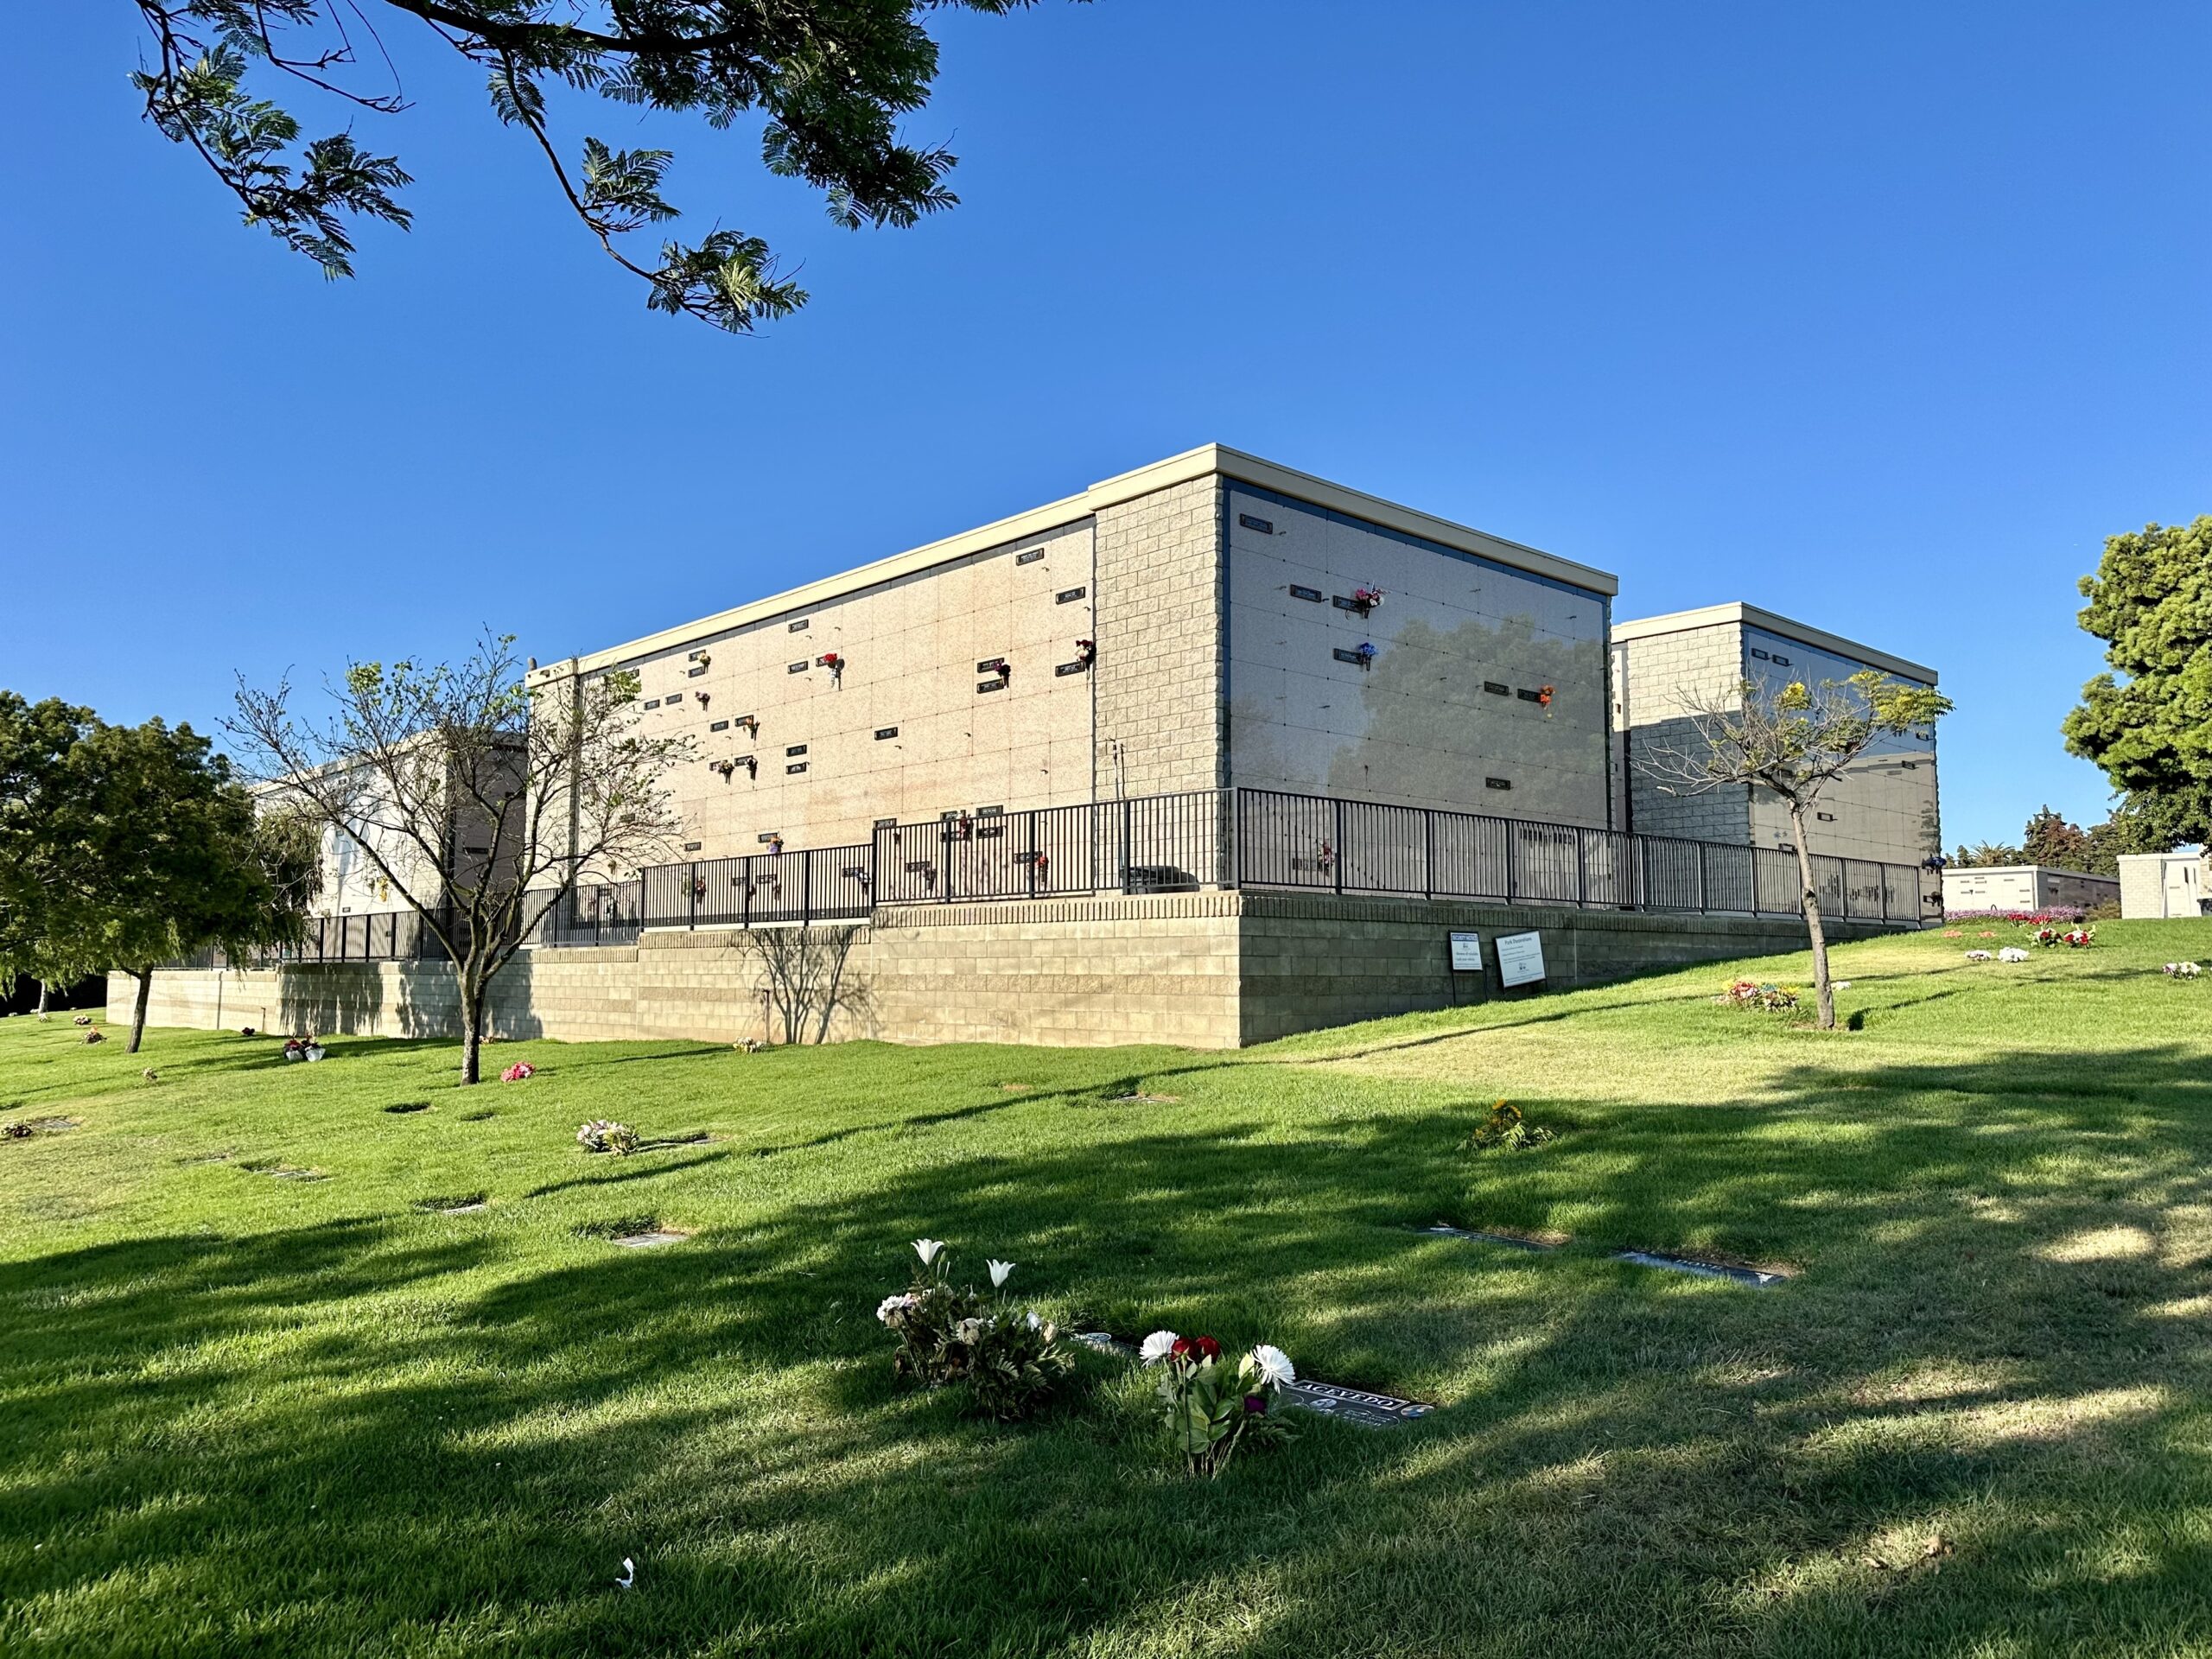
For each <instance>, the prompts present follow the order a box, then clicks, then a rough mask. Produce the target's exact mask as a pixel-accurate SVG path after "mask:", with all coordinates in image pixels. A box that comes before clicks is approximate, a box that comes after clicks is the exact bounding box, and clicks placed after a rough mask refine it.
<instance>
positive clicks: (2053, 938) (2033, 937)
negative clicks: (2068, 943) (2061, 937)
mask: <svg viewBox="0 0 2212 1659" xmlns="http://www.w3.org/2000/svg"><path fill="white" fill-rule="evenodd" d="M2028 943H2029V944H2039V945H2042V946H2043V947H2044V949H2045V950H2049V949H2050V947H2051V946H2052V945H2054V944H2057V943H2058V930H2057V929H2056V928H2055V927H2037V928H2031V929H2030V930H2029V931H2028Z"/></svg>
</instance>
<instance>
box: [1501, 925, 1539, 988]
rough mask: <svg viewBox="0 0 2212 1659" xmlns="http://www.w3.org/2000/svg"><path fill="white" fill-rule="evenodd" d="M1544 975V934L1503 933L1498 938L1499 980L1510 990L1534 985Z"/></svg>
mask: <svg viewBox="0 0 2212 1659" xmlns="http://www.w3.org/2000/svg"><path fill="white" fill-rule="evenodd" d="M1543 976H1544V936H1543V935H1542V934H1541V933H1502V934H1500V935H1499V936H1498V940H1497V982H1498V983H1499V984H1501V985H1503V986H1504V987H1505V988H1507V989H1508V990H1510V989H1512V988H1513V987H1515V986H1516V985H1534V984H1535V983H1536V982H1538V981H1540V980H1541V979H1542V978H1543Z"/></svg>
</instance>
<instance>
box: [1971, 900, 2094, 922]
mask: <svg viewBox="0 0 2212 1659" xmlns="http://www.w3.org/2000/svg"><path fill="white" fill-rule="evenodd" d="M2087 915H2088V912H2087V911H2085V910H2083V909H2082V906H2079V905H2052V906H2047V907H2045V908H2044V909H2042V910H1947V911H1945V912H1943V919H1944V920H1945V921H1947V922H2018V923H2021V924H2023V925H2026V926H2029V927H2043V926H2045V925H2049V924H2050V923H2052V922H2060V923H2074V922H2079V921H2081V920H2082V919H2083V918H2085V917H2086V916H2087Z"/></svg>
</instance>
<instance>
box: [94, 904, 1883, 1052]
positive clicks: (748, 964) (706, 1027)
mask: <svg viewBox="0 0 2212 1659" xmlns="http://www.w3.org/2000/svg"><path fill="white" fill-rule="evenodd" d="M1830 927H1831V937H1833V938H1839V939H1841V938H1864V937H1866V936H1867V935H1868V934H1869V933H1872V932H1874V931H1878V930H1876V929H1872V928H1868V927H1865V926H1858V927H1853V926H1851V925H1847V924H1841V923H1832V924H1830ZM1453 931H1472V932H1478V933H1480V934H1481V935H1482V936H1483V942H1484V964H1485V969H1484V972H1483V973H1482V974H1479V975H1474V974H1462V975H1458V976H1454V975H1453V974H1452V972H1451V969H1450V957H1449V945H1448V936H1449V935H1450V934H1451V933H1452V932H1453ZM1526 931H1535V932H1538V933H1541V935H1542V936H1543V941H1544V960H1545V965H1546V967H1547V969H1548V971H1549V974H1550V978H1549V980H1548V982H1547V984H1548V988H1553V989H1563V988H1569V987H1572V986H1575V985H1586V984H1594V983H1599V982H1604V981H1607V980H1617V979H1622V978H1625V977H1627V976H1630V975H1633V974H1636V973H1639V972H1644V971H1648V970H1649V969H1656V968H1665V967H1670V966H1676V965H1679V964H1681V963H1691V962H1707V961H1719V960H1724V959H1727V958H1731V957H1746V956H1758V955H1764V954H1770V953H1773V952H1777V951H1786V950H1799V949H1802V946H1803V944H1804V930H1803V928H1802V926H1800V925H1796V924H1795V923H1792V922H1788V921H1783V920H1761V921H1753V920H1751V919H1748V918H1732V917H1717V916H1662V915H1639V914H1632V913H1627V912H1612V911H1576V910H1567V909H1559V908H1554V907H1551V906H1487V905H1465V904H1452V903H1446V902H1441V901H1430V900H1424V899H1337V898H1335V897H1333V896H1330V895H1313V896H1307V895H1300V894H1292V893H1166V894H1160V895H1156V896H1145V897H1129V898H1121V897H1109V898H1099V899H1052V900H1038V901H1035V902H1009V903H1001V904H989V905H945V906H927V905H917V906H886V907H884V908H882V909H880V910H879V911H878V912H877V913H876V917H875V919H874V923H873V924H866V925H854V926H849V927H840V926H835V925H831V926H817V927H814V928H810V929H802V928H759V929H755V930H753V931H752V932H751V933H749V934H748V933H747V932H746V931H743V930H741V929H734V928H721V929H715V928H706V929H701V930H699V931H696V932H690V931H677V930H656V931H652V932H648V933H646V934H645V935H644V936H643V937H642V938H640V939H639V942H638V943H637V944H634V945H626V946H594V947H591V948H588V949H578V950H525V951H523V952H522V953H520V954H519V955H518V957H516V959H515V960H514V962H513V963H512V964H510V965H509V966H508V968H507V969H505V971H504V972H502V973H501V974H500V976H499V978H498V979H497V980H495V981H494V982H493V998H492V1027H493V1031H494V1033H497V1034H498V1035H499V1036H501V1037H505V1038H511V1039H519V1038H526V1037H552V1038H557V1039H563V1040H569V1041H594V1040H603V1039H624V1038H649V1037H682V1038H691V1039H700V1040H703V1041H710V1042H738V1041H741V1040H743V1039H747V1038H759V1039H762V1040H765V1041H770V1042H782V1041H786V1040H798V1041H802V1042H815V1041H820V1040H824V1039H827V1040H829V1041H833V1042H834V1041H841V1040H844V1039H852V1038H862V1037H873V1038H880V1039H886V1040H888V1041H893V1042H906V1043H942V1042H1001V1043H1049V1044H1056V1045H1066V1046H1089V1045H1102V1044H1113V1043H1172V1044H1177V1045H1180V1046H1187V1047H1192V1048H1230V1047H1236V1046H1239V1045H1241V1044H1247V1043H1255V1042H1264V1041H1267V1040H1268V1039H1271V1038H1274V1037H1280V1036H1284V1035H1287V1034H1288V1033H1292V1032H1297V1031H1310V1030H1313V1029H1315V1028H1317V1027H1324V1026H1334V1025H1342V1024H1345V1023H1347V1022H1349V1021H1351V1020H1365V1019H1373V1018H1376V1017H1379V1016H1382V1015H1385V1014H1403V1013H1407V1012H1408V1011H1411V1010H1414V1009H1422V1008H1437V1007H1446V1006H1448V1005H1449V1004H1451V1003H1452V1002H1454V1001H1478V1000H1480V999H1482V998H1484V997H1487V996H1494V995H1502V994H1503V992H1502V991H1501V989H1500V988H1499V986H1498V984H1497V956H1496V940H1497V936H1498V935H1500V934H1502V933H1517V932H1526ZM133 991H134V984H133V982H132V981H130V979H129V978H128V977H126V976H120V975H118V976H115V977H114V979H113V980H112V981H111V1001H110V1014H111V1017H123V1018H127V1017H128V1015H129V1012H130V1001H131V997H132V995H133ZM148 1017H149V1020H150V1022H151V1023H152V1024H155V1025H157V1026H188V1027H200V1028H203V1029H205V1028H213V1027H217V1026H226V1027H238V1026H244V1025H252V1026H256V1027H260V1028H261V1029H263V1030H265V1031H282V1032H296V1031H313V1032H317V1033H326V1034H328V1033H343V1034H358V1035H374V1036H391V1037H432V1036H436V1037H444V1036H450V1035H453V1034H454V1033H457V1032H458V1030H459V1017H458V1001H457V998H456V995H455V991H454V977H453V972H452V969H450V968H449V967H447V966H445V965H444V964H441V963H337V964H327V965H318V966H308V967H292V968H281V969H259V970H251V971H240V972H231V973H219V972H217V971H215V970H213V969H181V970H177V971H175V972H168V971H164V972H161V973H158V974H156V976H155V982H154V990H153V996H152V1000H151V1003H150V1006H149V1014H148Z"/></svg>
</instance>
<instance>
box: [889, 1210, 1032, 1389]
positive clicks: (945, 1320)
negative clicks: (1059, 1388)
mask: <svg viewBox="0 0 2212 1659" xmlns="http://www.w3.org/2000/svg"><path fill="white" fill-rule="evenodd" d="M914 1254H915V1255H917V1256H918V1257H919V1258H920V1265H919V1266H918V1268H916V1269H915V1272H914V1278H913V1282H912V1284H911V1285H909V1286H908V1287H906V1289H905V1290H903V1291H900V1292H899V1293H898V1294H895V1295H891V1296H887V1297H885V1298H884V1299H883V1300H882V1301H881V1302H880V1303H878V1304H877V1305H876V1310H875V1317H876V1318H877V1319H879V1320H880V1321H881V1322H882V1323H883V1324H884V1325H886V1326H887V1328H888V1329H890V1330H892V1331H893V1332H897V1333H898V1337H899V1348H898V1351H897V1352H896V1353H894V1354H893V1356H892V1358H891V1369H892V1372H893V1375H894V1376H903V1377H911V1378H912V1379H913V1380H914V1381H915V1382H917V1383H921V1384H922V1385H923V1386H924V1387H925V1388H931V1389H939V1388H943V1387H944V1386H945V1385H946V1384H947V1383H961V1384H963V1385H964V1386H965V1387H966V1388H967V1389H968V1390H969V1394H970V1395H973V1396H974V1399H975V1402H976V1407H977V1408H978V1409H979V1410H981V1411H982V1412H983V1413H984V1414H986V1415H988V1416H991V1417H995V1418H997V1419H998V1420H999V1421H1001V1422H1013V1421H1015V1420H1016V1419H1018V1418H1022V1417H1027V1415H1029V1414H1030V1413H1032V1412H1033V1411H1035V1410H1036V1409H1037V1408H1039V1406H1041V1405H1043V1404H1044V1403H1045V1402H1046V1401H1047V1400H1048V1399H1050V1398H1051V1397H1052V1386H1053V1383H1054V1382H1055V1381H1056V1380H1057V1379H1058V1377H1059V1376H1061V1375H1064V1374H1065V1372H1066V1371H1067V1370H1068V1369H1069V1368H1070V1367H1071V1365H1073V1364H1074V1363H1075V1358H1074V1356H1073V1354H1072V1353H1071V1351H1069V1349H1068V1346H1067V1344H1065V1342H1063V1341H1062V1340H1061V1338H1060V1332H1059V1328H1058V1326H1057V1325H1054V1324H1053V1323H1052V1321H1051V1320H1050V1319H1043V1318H1040V1317H1039V1314H1038V1313H1037V1310H1036V1309H1035V1308H1016V1307H1015V1306H1014V1301H1013V1299H1012V1298H1011V1297H1009V1296H1007V1294H1006V1281H1007V1280H1008V1279H1009V1278H1011V1277H1013V1275H1014V1263H1013V1262H999V1261H992V1262H986V1263H985V1264H984V1265H985V1266H986V1267H987V1268H988V1269H989V1271H990V1275H991V1288H990V1291H989V1293H988V1294H985V1293H984V1292H982V1291H979V1290H976V1288H974V1287H972V1286H970V1287H961V1288H956V1287H954V1285H953V1283H952V1274H951V1262H952V1256H951V1253H950V1251H948V1250H947V1249H945V1247H944V1240H943V1239H938V1238H918V1239H916V1240H915V1241H914Z"/></svg>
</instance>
